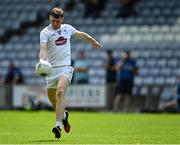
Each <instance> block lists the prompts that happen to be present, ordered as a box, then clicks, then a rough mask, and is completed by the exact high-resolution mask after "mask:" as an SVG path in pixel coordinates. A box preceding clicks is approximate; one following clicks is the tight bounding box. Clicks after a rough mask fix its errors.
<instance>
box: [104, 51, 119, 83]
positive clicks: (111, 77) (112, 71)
mask: <svg viewBox="0 0 180 145" xmlns="http://www.w3.org/2000/svg"><path fill="white" fill-rule="evenodd" d="M106 54H107V64H106V83H107V84H114V83H115V82H116V74H117V73H116V72H117V71H116V68H115V66H116V58H115V57H114V56H113V51H112V50H107V51H106Z"/></svg>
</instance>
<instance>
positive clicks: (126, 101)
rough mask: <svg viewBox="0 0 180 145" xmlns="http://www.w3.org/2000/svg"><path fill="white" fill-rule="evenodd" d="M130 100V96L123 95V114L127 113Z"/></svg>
mask: <svg viewBox="0 0 180 145" xmlns="http://www.w3.org/2000/svg"><path fill="white" fill-rule="evenodd" d="M130 98H131V96H130V95H128V94H126V95H125V98H124V99H125V100H124V112H128V111H129V105H130Z"/></svg>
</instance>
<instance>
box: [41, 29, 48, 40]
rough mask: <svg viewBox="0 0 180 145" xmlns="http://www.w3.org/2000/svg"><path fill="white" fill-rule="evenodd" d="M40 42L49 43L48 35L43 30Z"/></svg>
mask: <svg viewBox="0 0 180 145" xmlns="http://www.w3.org/2000/svg"><path fill="white" fill-rule="evenodd" d="M40 42H48V34H47V32H45V31H43V30H42V31H41V33H40Z"/></svg>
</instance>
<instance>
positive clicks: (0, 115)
mask: <svg viewBox="0 0 180 145" xmlns="http://www.w3.org/2000/svg"><path fill="white" fill-rule="evenodd" d="M70 122H71V125H72V130H71V132H70V133H69V134H66V133H65V132H64V131H63V132H62V138H61V139H60V140H56V139H55V138H54V135H53V134H52V132H51V129H52V127H54V125H55V114H54V112H48V111H38V112H31V111H29V112H23V111H22V112H21V111H0V144H180V115H179V114H138V113H134V114H132V113H128V114H125V113H116V114H114V113H107V112H70Z"/></svg>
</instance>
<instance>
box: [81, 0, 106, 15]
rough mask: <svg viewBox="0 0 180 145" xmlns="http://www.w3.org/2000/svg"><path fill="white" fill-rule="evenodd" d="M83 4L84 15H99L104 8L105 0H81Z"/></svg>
mask: <svg viewBox="0 0 180 145" xmlns="http://www.w3.org/2000/svg"><path fill="white" fill-rule="evenodd" d="M82 2H83V3H84V6H85V12H84V17H89V16H90V17H99V16H101V12H102V11H103V10H104V6H105V3H106V0H83V1H82Z"/></svg>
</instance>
